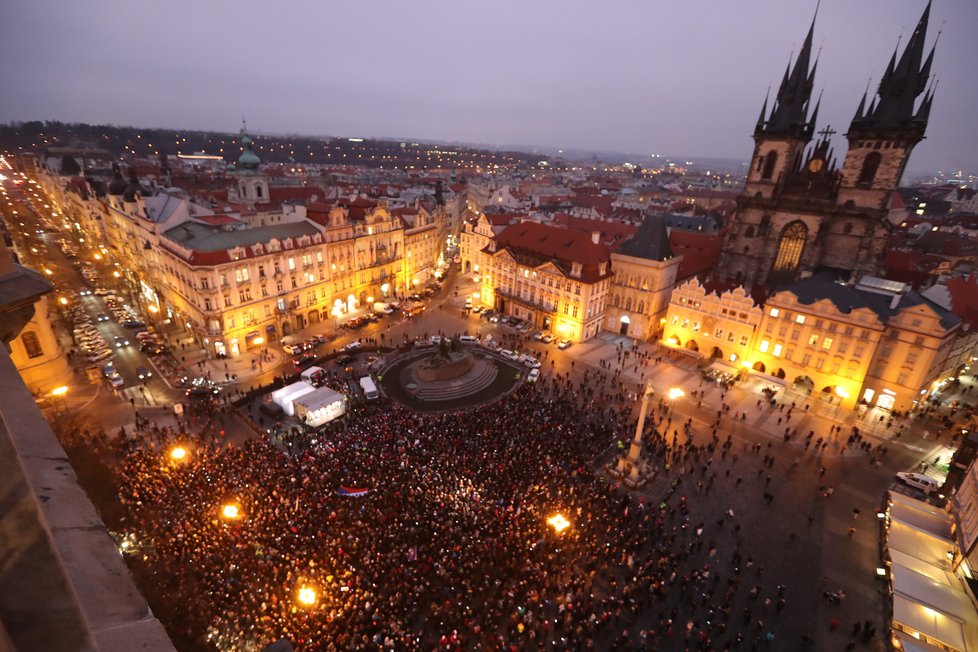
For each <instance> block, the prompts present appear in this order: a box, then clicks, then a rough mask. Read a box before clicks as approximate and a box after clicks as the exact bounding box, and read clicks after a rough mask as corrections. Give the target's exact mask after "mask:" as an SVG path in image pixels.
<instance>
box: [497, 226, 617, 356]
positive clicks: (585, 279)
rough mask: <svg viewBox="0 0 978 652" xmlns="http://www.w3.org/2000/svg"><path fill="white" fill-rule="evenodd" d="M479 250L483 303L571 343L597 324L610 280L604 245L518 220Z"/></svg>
mask: <svg viewBox="0 0 978 652" xmlns="http://www.w3.org/2000/svg"><path fill="white" fill-rule="evenodd" d="M483 253H484V254H486V261H487V262H486V265H487V267H486V269H485V270H484V272H483V275H482V290H481V292H480V295H481V299H482V303H483V304H484V305H487V306H491V307H493V308H494V309H495V310H498V311H499V312H502V313H504V314H507V315H514V316H517V317H520V318H522V319H525V320H526V321H528V322H529V323H530V324H531V325H532V326H533V327H534V328H539V329H542V330H545V331H552V332H554V333H555V334H557V335H558V336H559V337H563V338H567V339H569V340H571V341H574V342H580V341H583V340H586V339H589V338H591V337H594V336H595V335H596V334H597V333H598V331H599V330H600V329H601V328H602V324H603V322H604V318H605V306H606V303H607V300H608V294H609V291H610V288H611V279H612V271H611V252H610V250H609V249H608V247H606V246H604V245H602V244H598V243H596V242H593V241H592V240H591V238H590V237H588V235H587V234H585V233H581V232H580V231H571V230H568V229H562V228H559V227H555V226H550V225H546V224H540V223H537V222H522V223H520V224H514V225H511V226H508V227H506V229H504V230H503V231H502V232H501V233H499V234H498V235H497V236H496V237H495V238H493V239H492V240H490V242H489V244H488V246H487V247H486V249H485V250H484V251H483Z"/></svg>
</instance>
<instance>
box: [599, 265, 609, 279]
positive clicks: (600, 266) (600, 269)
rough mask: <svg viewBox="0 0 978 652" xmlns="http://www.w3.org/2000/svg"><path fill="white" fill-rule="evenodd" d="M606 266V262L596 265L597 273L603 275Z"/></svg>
mask: <svg viewBox="0 0 978 652" xmlns="http://www.w3.org/2000/svg"><path fill="white" fill-rule="evenodd" d="M607 267H608V263H601V264H599V265H598V275H599V276H604V272H605V270H606V269H607Z"/></svg>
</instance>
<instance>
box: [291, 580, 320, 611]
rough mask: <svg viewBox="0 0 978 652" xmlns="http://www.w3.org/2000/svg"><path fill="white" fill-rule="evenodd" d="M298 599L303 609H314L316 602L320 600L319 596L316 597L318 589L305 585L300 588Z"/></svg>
mask: <svg viewBox="0 0 978 652" xmlns="http://www.w3.org/2000/svg"><path fill="white" fill-rule="evenodd" d="M296 598H297V599H298V601H299V604H301V605H302V606H303V607H313V606H315V605H316V601H317V600H319V596H318V595H316V589H314V588H313V587H311V586H309V585H308V584H303V585H302V586H300V587H299V592H298V594H297V595H296Z"/></svg>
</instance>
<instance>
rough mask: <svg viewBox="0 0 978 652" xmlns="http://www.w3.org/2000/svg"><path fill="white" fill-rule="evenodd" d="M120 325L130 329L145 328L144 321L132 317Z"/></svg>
mask: <svg viewBox="0 0 978 652" xmlns="http://www.w3.org/2000/svg"><path fill="white" fill-rule="evenodd" d="M122 325H123V326H124V327H125V328H129V329H132V330H140V329H142V330H146V324H145V323H144V322H141V321H139V320H138V319H133V320H131V321H124V322H122Z"/></svg>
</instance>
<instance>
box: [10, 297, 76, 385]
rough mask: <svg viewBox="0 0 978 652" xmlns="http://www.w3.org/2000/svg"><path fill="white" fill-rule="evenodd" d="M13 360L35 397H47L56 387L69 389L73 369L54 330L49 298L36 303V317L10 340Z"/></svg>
mask: <svg viewBox="0 0 978 652" xmlns="http://www.w3.org/2000/svg"><path fill="white" fill-rule="evenodd" d="M10 359H11V360H13V362H14V365H15V366H16V367H17V371H19V372H20V377H21V378H23V379H24V384H25V385H27V387H28V388H29V389H30V390H31V393H32V394H34V395H35V396H41V395H48V394H50V393H51V390H53V389H55V388H56V387H70V385H71V381H72V371H71V367H70V365H69V364H68V360H67V358H66V357H65V351H64V348H63V347H62V346H61V343H60V342H59V341H58V338H57V336H56V335H55V334H54V331H53V330H52V329H51V322H50V320H49V314H48V299H47V297H45V298H43V299H41V300H39V301H38V302H37V303H36V304H34V316H33V317H32V318H31V320H30V322H28V323H27V325H26V326H24V329H23V330H22V331H21V332H20V335H18V336H17V337H15V338H14V339H12V340H11V341H10Z"/></svg>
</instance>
